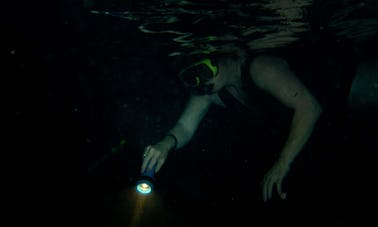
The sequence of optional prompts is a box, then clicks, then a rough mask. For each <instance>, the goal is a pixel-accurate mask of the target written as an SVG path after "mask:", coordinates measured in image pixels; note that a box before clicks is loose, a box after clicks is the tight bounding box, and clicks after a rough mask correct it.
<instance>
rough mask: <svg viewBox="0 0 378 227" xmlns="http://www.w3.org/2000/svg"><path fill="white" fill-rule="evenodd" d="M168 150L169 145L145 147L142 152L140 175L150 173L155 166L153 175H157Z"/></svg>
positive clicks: (158, 144) (159, 144) (161, 143)
mask: <svg viewBox="0 0 378 227" xmlns="http://www.w3.org/2000/svg"><path fill="white" fill-rule="evenodd" d="M169 150H170V146H169V144H167V143H163V142H160V143H157V144H155V145H149V146H147V147H146V148H145V149H144V152H143V163H142V168H141V170H140V171H141V173H143V172H145V171H150V170H151V169H152V168H153V167H154V166H155V165H156V167H155V173H157V172H158V171H159V170H160V168H161V167H162V166H163V164H164V162H165V160H166V159H167V156H168V153H169Z"/></svg>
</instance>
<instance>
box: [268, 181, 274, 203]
mask: <svg viewBox="0 0 378 227" xmlns="http://www.w3.org/2000/svg"><path fill="white" fill-rule="evenodd" d="M273 187H274V181H273V180H272V178H269V184H268V188H267V189H268V200H269V199H271V198H272V192H273Z"/></svg>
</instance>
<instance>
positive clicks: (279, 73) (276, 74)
mask: <svg viewBox="0 0 378 227" xmlns="http://www.w3.org/2000/svg"><path fill="white" fill-rule="evenodd" d="M251 71H252V72H251V75H252V79H253V80H254V82H255V83H256V85H257V86H258V87H260V88H261V89H263V90H264V91H266V92H268V93H269V94H271V95H272V96H274V97H275V98H277V99H278V100H279V101H280V102H281V103H283V104H284V105H285V106H287V107H288V108H291V109H293V110H294V114H293V118H292V122H291V128H290V132H289V136H288V138H287V141H286V144H285V146H284V148H283V150H282V153H281V155H280V160H281V161H282V162H283V163H285V164H290V163H291V162H292V161H293V159H294V158H295V156H296V155H297V154H298V153H299V152H300V150H301V149H302V147H303V145H304V144H305V143H306V142H307V140H308V139H309V137H310V135H311V133H312V130H313V128H314V126H315V123H316V122H317V120H318V118H319V116H320V113H321V112H322V108H321V105H320V104H319V102H318V101H317V99H316V98H315V97H314V96H313V95H312V94H311V93H310V91H309V90H308V89H307V88H306V87H305V86H304V85H303V84H302V82H300V81H299V79H298V78H297V77H296V76H295V75H294V74H293V73H292V71H291V70H290V68H289V66H288V65H287V63H286V62H285V61H284V60H283V59H279V58H275V57H259V58H258V59H256V60H255V61H254V63H252V66H251Z"/></svg>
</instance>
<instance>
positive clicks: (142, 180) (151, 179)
mask: <svg viewBox="0 0 378 227" xmlns="http://www.w3.org/2000/svg"><path fill="white" fill-rule="evenodd" d="M154 174H155V168H152V169H151V170H150V171H145V172H144V173H143V174H142V175H141V176H139V178H138V180H137V182H136V190H137V191H138V192H139V193H141V194H150V193H151V192H152V191H153V190H154V187H155V176H154Z"/></svg>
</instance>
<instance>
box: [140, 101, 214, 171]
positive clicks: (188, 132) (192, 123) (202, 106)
mask: <svg viewBox="0 0 378 227" xmlns="http://www.w3.org/2000/svg"><path fill="white" fill-rule="evenodd" d="M211 103H213V102H212V98H211V95H206V96H191V97H190V99H189V101H188V103H187V105H186V107H185V109H184V111H183V112H182V114H181V116H180V118H179V119H178V121H177V123H176V125H175V126H174V127H173V128H172V129H171V130H169V132H168V133H167V135H166V136H165V137H164V138H163V139H162V140H161V141H159V142H158V143H156V144H154V145H149V146H147V147H146V148H145V150H144V157H143V163H142V167H141V172H142V173H143V172H144V171H145V170H148V171H149V170H150V169H152V168H153V167H154V166H156V167H155V171H156V172H158V171H159V170H160V168H161V167H162V166H163V164H164V163H165V160H166V158H167V156H168V154H169V153H170V152H171V151H172V150H175V149H179V148H181V147H183V146H185V145H186V144H187V143H188V142H189V141H190V140H191V138H192V137H193V134H194V132H195V131H196V129H197V128H198V125H199V123H200V122H201V120H202V118H203V117H204V116H205V115H206V113H207V111H208V110H209V108H210V106H211Z"/></svg>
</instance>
